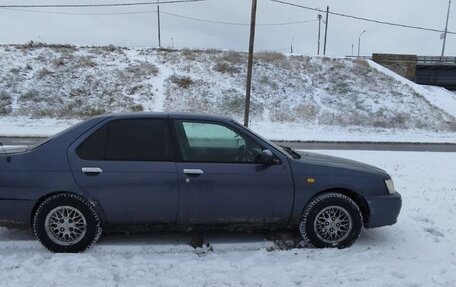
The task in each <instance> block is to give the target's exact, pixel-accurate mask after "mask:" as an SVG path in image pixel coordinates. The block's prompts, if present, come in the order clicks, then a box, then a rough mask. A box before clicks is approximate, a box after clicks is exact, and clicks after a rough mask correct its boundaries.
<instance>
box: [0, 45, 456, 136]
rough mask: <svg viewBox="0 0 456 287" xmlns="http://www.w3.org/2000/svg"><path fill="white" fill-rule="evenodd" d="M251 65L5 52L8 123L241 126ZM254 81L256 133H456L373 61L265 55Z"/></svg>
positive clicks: (139, 55)
mask: <svg viewBox="0 0 456 287" xmlns="http://www.w3.org/2000/svg"><path fill="white" fill-rule="evenodd" d="M246 57H247V55H246V54H244V53H239V52H232V51H230V52H229V51H218V50H205V51H196V50H179V51H170V50H155V49H139V48H119V47H113V46H110V47H74V46H65V45H62V46H51V47H49V46H46V45H42V44H34V45H2V46H0V117H2V118H3V119H6V120H8V121H11V120H13V121H14V119H18V118H19V119H23V118H28V119H30V118H32V119H36V118H40V119H48V118H52V119H69V120H80V119H84V118H87V117H90V116H93V115H97V114H100V113H107V112H121V111H191V112H199V113H213V114H214V113H215V114H221V115H227V116H231V117H233V118H235V119H238V120H242V115H243V108H244V102H243V101H244V89H245V88H244V87H245V77H246V75H245V74H246V64H245V63H246V62H247V59H246ZM253 81H254V83H253V95H252V97H253V98H252V121H251V122H252V125H253V126H258V127H261V126H268V127H271V128H272V127H276V129H277V128H278V129H280V126H284V127H287V126H288V127H290V126H307V127H309V128H310V129H309V130H313V129H314V128H315V127H325V128H324V129H325V130H328V129H329V130H334V131H337V130H339V129H355V130H356V129H362V130H364V131H366V129H373V130H374V131H383V132H384V131H385V130H386V131H390V130H401V131H404V130H405V131H408V130H410V131H413V133H424V134H428V133H434V134H438V133H445V134H447V135H448V134H456V119H455V117H454V116H455V115H454V114H453V115H450V113H449V112H448V111H444V110H443V109H441V107H438V106H436V105H434V104H432V103H431V102H430V101H429V100H428V99H427V98H426V95H425V94H426V92H425V91H424V90H423V91H421V90H417V89H414V88H413V87H411V86H410V85H408V84H407V83H404V82H403V81H400V80H398V79H397V78H395V77H393V76H391V75H389V74H386V73H384V72H383V71H381V70H379V69H377V68H376V67H374V66H372V65H371V64H369V63H368V62H366V61H364V60H353V59H334V58H319V57H313V58H311V57H305V56H285V55H282V54H277V53H270V52H262V53H258V54H257V55H256V57H255V68H254V79H253ZM0 121H1V119H0ZM274 125H275V126H274ZM260 129H261V128H260ZM279 132H280V131H279ZM282 132H283V131H282ZM0 133H1V132H0ZM295 139H298V138H295ZM299 139H301V137H300V138H299Z"/></svg>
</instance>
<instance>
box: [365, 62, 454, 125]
mask: <svg viewBox="0 0 456 287" xmlns="http://www.w3.org/2000/svg"><path fill="white" fill-rule="evenodd" d="M368 62H369V65H370V66H372V67H373V68H375V69H377V70H378V71H380V72H382V73H385V74H386V75H389V76H390V77H393V78H394V79H396V80H397V81H399V82H401V83H403V84H404V85H407V86H409V87H411V88H412V89H413V90H415V91H416V92H417V93H419V94H420V95H423V96H424V97H425V98H426V99H427V100H428V101H429V102H430V103H431V104H432V105H434V106H436V107H438V108H439V109H441V110H442V111H445V112H446V113H448V114H450V115H452V116H453V117H456V97H455V96H454V94H455V93H454V92H453V93H452V92H450V91H448V90H447V89H445V88H442V87H434V86H423V85H418V84H416V83H414V82H412V81H410V80H408V79H406V78H404V77H402V76H400V75H398V74H396V73H394V72H393V71H391V70H388V69H387V68H385V67H383V66H381V65H379V64H377V63H375V62H373V61H370V60H369V61H368Z"/></svg>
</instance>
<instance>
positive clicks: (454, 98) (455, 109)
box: [422, 86, 456, 117]
mask: <svg viewBox="0 0 456 287" xmlns="http://www.w3.org/2000/svg"><path fill="white" fill-rule="evenodd" d="M422 87H423V88H424V89H426V90H427V91H428V93H427V95H426V97H427V99H428V100H429V101H430V102H431V104H433V105H434V106H436V107H439V108H440V109H442V110H444V111H446V112H447V113H448V114H450V115H453V116H455V117H456V92H450V91H448V90H447V89H445V88H442V87H434V86H422Z"/></svg>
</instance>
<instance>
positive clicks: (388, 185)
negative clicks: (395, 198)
mask: <svg viewBox="0 0 456 287" xmlns="http://www.w3.org/2000/svg"><path fill="white" fill-rule="evenodd" d="M385 184H386V188H388V192H389V194H393V193H395V192H396V190H395V189H394V182H393V180H392V179H387V180H385Z"/></svg>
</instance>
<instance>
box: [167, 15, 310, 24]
mask: <svg viewBox="0 0 456 287" xmlns="http://www.w3.org/2000/svg"><path fill="white" fill-rule="evenodd" d="M162 13H163V14H166V15H169V16H174V17H178V18H183V19H188V20H194V21H198V22H206V23H213V24H224V25H233V26H250V24H248V23H236V22H223V21H215V20H208V19H199V18H193V17H187V16H182V15H177V14H173V13H169V12H162ZM316 21H318V20H306V21H296V22H284V23H258V24H256V26H285V25H296V24H304V23H310V22H316Z"/></svg>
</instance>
